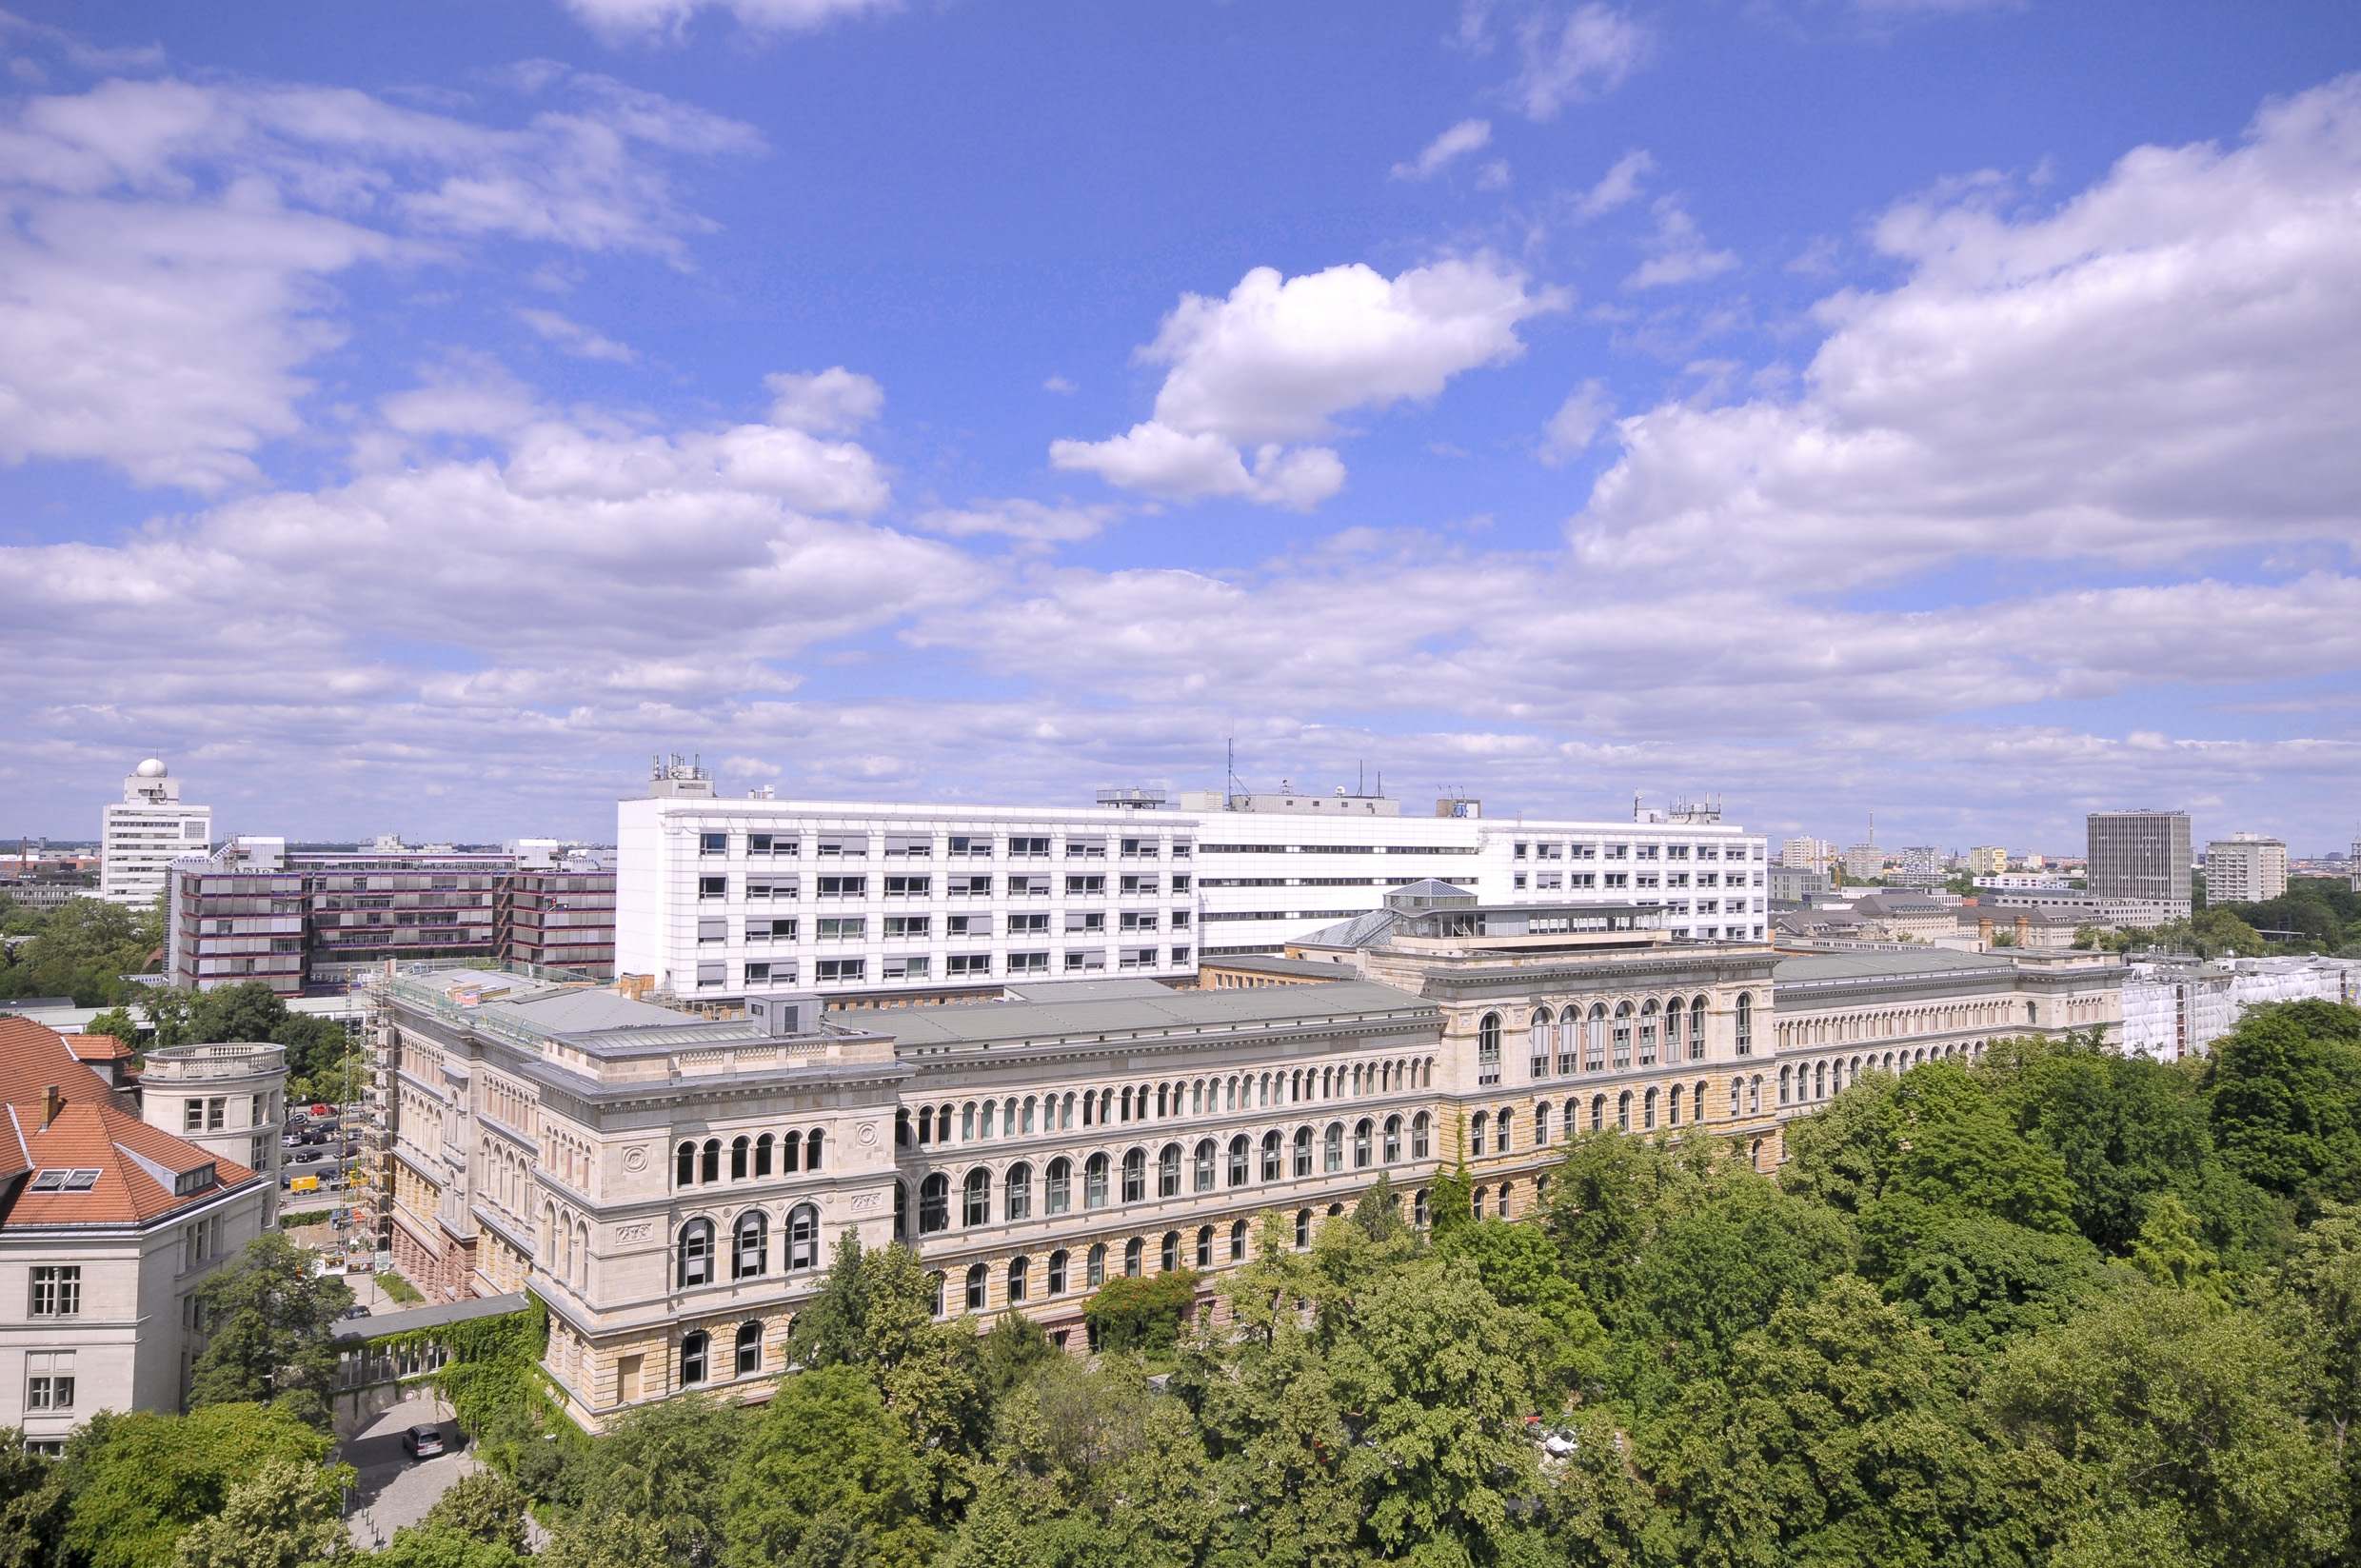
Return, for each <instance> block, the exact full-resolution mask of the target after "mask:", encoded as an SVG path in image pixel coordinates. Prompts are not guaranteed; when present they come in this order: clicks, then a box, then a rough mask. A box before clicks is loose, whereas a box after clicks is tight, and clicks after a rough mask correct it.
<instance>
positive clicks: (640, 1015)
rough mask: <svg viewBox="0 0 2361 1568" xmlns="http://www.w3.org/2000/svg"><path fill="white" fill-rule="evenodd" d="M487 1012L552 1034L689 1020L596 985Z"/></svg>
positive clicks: (554, 991)
mask: <svg viewBox="0 0 2361 1568" xmlns="http://www.w3.org/2000/svg"><path fill="white" fill-rule="evenodd" d="M484 1009H485V1011H486V1012H494V1011H499V1012H512V1013H516V1014H519V1015H521V1016H522V1017H524V1018H525V1019H526V1021H527V1022H531V1023H532V1024H533V1025H534V1026H536V1027H537V1028H542V1029H546V1030H547V1031H549V1032H550V1033H551V1034H571V1033H574V1032H576V1031H578V1030H585V1029H634V1028H638V1029H646V1028H655V1027H659V1026H662V1025H667V1024H668V1025H671V1026H674V1027H678V1026H679V1025H681V1024H683V1023H685V1022H691V1020H689V1019H687V1018H684V1016H683V1015H681V1014H679V1013H676V1012H674V1011H673V1010H672V1009H671V1008H669V1007H659V1006H657V1005H656V1004H655V1003H654V1002H634V1001H633V1000H631V998H629V997H626V996H622V995H619V994H618V993H616V992H614V991H610V990H607V989H605V987H603V986H597V985H570V986H562V987H552V988H550V989H548V990H543V991H535V992H532V993H529V994H527V995H525V996H516V995H513V994H512V995H509V996H505V997H502V998H500V999H499V1000H497V1001H491V1000H486V1002H485V1003H484Z"/></svg>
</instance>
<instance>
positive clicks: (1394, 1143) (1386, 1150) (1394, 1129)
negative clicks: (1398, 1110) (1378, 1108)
mask: <svg viewBox="0 0 2361 1568" xmlns="http://www.w3.org/2000/svg"><path fill="white" fill-rule="evenodd" d="M1401 1127H1402V1122H1401V1118H1400V1117H1399V1116H1389V1117H1387V1118H1386V1119H1385V1142H1384V1144H1383V1145H1382V1146H1381V1149H1380V1152H1381V1154H1382V1155H1383V1157H1384V1160H1385V1162H1386V1163H1387V1164H1389V1165H1392V1164H1398V1163H1399V1162H1400V1160H1401Z"/></svg>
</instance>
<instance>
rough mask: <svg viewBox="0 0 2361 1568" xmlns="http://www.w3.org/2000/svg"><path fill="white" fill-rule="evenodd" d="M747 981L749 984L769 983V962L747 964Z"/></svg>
mask: <svg viewBox="0 0 2361 1568" xmlns="http://www.w3.org/2000/svg"><path fill="white" fill-rule="evenodd" d="M746 983H747V984H748V985H768V984H769V983H770V965H769V964H768V963H749V964H747V965H746Z"/></svg>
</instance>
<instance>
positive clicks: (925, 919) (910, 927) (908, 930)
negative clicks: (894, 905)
mask: <svg viewBox="0 0 2361 1568" xmlns="http://www.w3.org/2000/svg"><path fill="white" fill-rule="evenodd" d="M933 924H934V917H933V916H931V915H888V916H886V917H885V935H886V936H888V937H923V936H925V935H926V934H927V931H928V928H929V927H930V926H932V925H933Z"/></svg>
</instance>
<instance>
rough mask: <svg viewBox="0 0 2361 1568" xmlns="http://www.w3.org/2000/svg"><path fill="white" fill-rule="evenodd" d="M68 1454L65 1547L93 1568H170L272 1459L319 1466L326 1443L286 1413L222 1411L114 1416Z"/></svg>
mask: <svg viewBox="0 0 2361 1568" xmlns="http://www.w3.org/2000/svg"><path fill="white" fill-rule="evenodd" d="M92 1426H93V1428H95V1430H93V1431H91V1432H90V1433H89V1440H88V1442H86V1443H84V1444H81V1445H78V1446H77V1445H69V1449H68V1462H69V1463H70V1464H72V1465H74V1466H75V1467H76V1469H77V1470H78V1471H79V1472H80V1474H79V1477H78V1480H77V1483H76V1486H75V1491H74V1497H73V1502H72V1504H71V1506H70V1510H69V1517H68V1521H67V1527H66V1533H65V1545H66V1546H67V1548H68V1549H69V1551H72V1552H74V1553H77V1554H79V1556H80V1558H81V1559H82V1560H83V1561H84V1562H86V1563H88V1564H89V1568H164V1565H165V1564H167V1563H169V1562H171V1561H172V1553H173V1548H174V1546H175V1544H176V1543H177V1542H178V1541H179V1539H180V1537H181V1535H182V1533H183V1532H185V1531H187V1530H188V1527H189V1526H191V1525H193V1524H195V1523H196V1522H197V1521H198V1520H199V1519H202V1518H209V1517H211V1516H213V1515H216V1514H219V1513H221V1512H222V1511H223V1509H224V1508H225V1506H226V1505H227V1504H228V1501H229V1494H230V1491H231V1489H232V1488H234V1487H236V1486H237V1485H238V1484H239V1483H240V1482H242V1481H244V1480H246V1479H248V1478H250V1477H254V1476H257V1475H258V1474H259V1473H260V1472H261V1471H262V1469H263V1466H264V1465H265V1464H266V1463H267V1462H268V1461H269V1460H272V1459H288V1460H292V1461H294V1462H296V1463H299V1464H308V1465H315V1466H316V1465H317V1464H318V1463H319V1462H320V1460H321V1459H325V1458H326V1457H327V1447H328V1443H327V1438H326V1437H324V1436H323V1435H321V1434H320V1433H318V1432H316V1431H314V1430H313V1429H312V1428H311V1427H310V1426H308V1425H307V1424H306V1423H305V1422H304V1421H303V1420H302V1419H300V1418H299V1417H297V1416H296V1415H295V1414H294V1412H292V1411H290V1410H288V1409H286V1408H284V1407H277V1408H266V1407H264V1406H261V1405H256V1404H217V1405H213V1406H210V1407H208V1408H204V1409H199V1410H194V1411H191V1412H190V1413H189V1414H188V1415H186V1416H164V1415H158V1414H155V1413H153V1412H150V1411H135V1412H133V1413H132V1414H130V1415H128V1416H115V1417H112V1418H110V1419H107V1420H105V1421H104V1422H103V1423H100V1422H93V1423H92Z"/></svg>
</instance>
